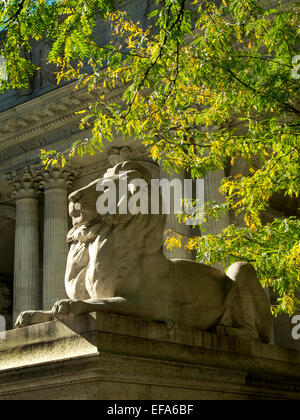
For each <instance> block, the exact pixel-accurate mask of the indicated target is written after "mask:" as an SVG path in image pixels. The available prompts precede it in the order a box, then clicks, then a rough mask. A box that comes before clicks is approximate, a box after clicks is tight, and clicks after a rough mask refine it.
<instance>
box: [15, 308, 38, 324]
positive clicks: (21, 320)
mask: <svg viewBox="0 0 300 420" xmlns="http://www.w3.org/2000/svg"><path fill="white" fill-rule="evenodd" d="M33 313H34V311H25V312H21V313H20V315H19V316H18V318H17V320H16V324H15V326H16V328H25V327H29V326H30V325H32V317H33Z"/></svg>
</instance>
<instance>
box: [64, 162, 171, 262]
mask: <svg viewBox="0 0 300 420" xmlns="http://www.w3.org/2000/svg"><path fill="white" fill-rule="evenodd" d="M124 178H126V191H124V190H122V188H123V189H124V185H125V183H124ZM151 179H152V177H151V173H150V171H149V170H148V169H147V168H146V167H145V166H143V165H142V164H141V163H138V162H134V161H128V162H122V163H119V164H117V165H116V166H114V167H113V168H109V169H108V170H107V171H106V173H105V174H104V176H103V178H100V179H97V180H95V181H94V182H92V183H91V184H89V185H88V186H86V187H84V188H81V189H80V190H78V191H75V192H73V193H72V194H71V195H70V196H69V201H70V204H69V213H70V216H71V217H72V220H73V226H74V229H75V230H76V229H81V230H82V229H85V230H86V231H87V233H88V235H89V234H90V232H91V231H92V232H94V234H95V227H96V226H97V228H96V229H98V227H99V229H100V226H101V225H102V224H106V225H110V226H111V227H112V228H113V230H114V233H115V234H116V233H118V234H119V235H120V243H124V240H127V241H130V243H131V245H134V248H135V249H136V250H137V252H142V253H144V254H150V253H153V252H156V251H157V250H159V249H161V248H162V246H163V231H164V227H165V216H164V215H162V214H151V188H150V183H151ZM136 180H143V181H144V184H146V185H147V186H149V188H148V189H145V191H140V193H141V194H140V197H142V196H143V195H145V194H146V195H147V199H146V202H147V207H148V208H147V211H145V208H144V209H143V214H141V213H137V214H133V213H132V212H130V211H126V212H124V200H126V201H127V203H126V204H127V206H126V207H127V208H128V204H130V200H131V198H133V196H134V194H136V189H135V181H136ZM122 181H123V183H122ZM113 197H115V201H114V202H113V206H114V209H112V208H110V206H111V203H109V199H111V200H112V198H113ZM144 198H145V197H144ZM99 201H101V202H102V204H103V203H106V202H107V206H106V208H107V212H106V213H105V212H102V213H101V212H99V211H97V203H99ZM112 201H113V200H112ZM138 204H139V203H138ZM98 210H99V208H98ZM128 210H130V205H129V209H128ZM104 213H105V214H104ZM74 229H73V232H74ZM133 242H134V244H133Z"/></svg>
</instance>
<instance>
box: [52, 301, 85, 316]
mask: <svg viewBox="0 0 300 420" xmlns="http://www.w3.org/2000/svg"><path fill="white" fill-rule="evenodd" d="M84 308H85V302H82V301H80V300H72V299H64V300H59V301H58V302H56V304H55V305H54V306H53V309H52V315H53V317H54V318H60V317H62V316H66V315H69V314H72V315H80V314H81V313H83V312H84Z"/></svg>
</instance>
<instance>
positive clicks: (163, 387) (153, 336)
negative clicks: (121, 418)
mask: <svg viewBox="0 0 300 420" xmlns="http://www.w3.org/2000/svg"><path fill="white" fill-rule="evenodd" d="M278 398H279V399H281V398H282V399H285V398H291V399H299V398H300V353H299V352H297V351H294V350H288V349H284V348H279V347H275V346H271V345H264V344H260V343H258V342H250V341H240V340H238V339H235V338H232V337H230V338H228V337H222V336H216V335H214V334H208V333H201V332H195V331H191V330H189V329H183V328H176V327H171V326H166V325H165V324H160V323H148V322H143V321H137V320H133V319H130V318H125V317H119V316H114V315H107V314H92V315H88V316H81V317H78V318H73V317H69V318H66V319H64V320H63V322H60V321H55V322H50V323H47V324H42V325H38V326H33V327H28V328H24V329H21V330H17V331H9V332H7V333H6V337H4V336H2V337H1V335H0V399H1V400H15V399H23V400H24V399H26V400H27V399H33V400H39V399H44V400H46V399H53V400H56V399H95V400H118V399H123V400H149V399H160V400H161V399H166V400H176V399H179V400H180V399H194V400H201V399H278Z"/></svg>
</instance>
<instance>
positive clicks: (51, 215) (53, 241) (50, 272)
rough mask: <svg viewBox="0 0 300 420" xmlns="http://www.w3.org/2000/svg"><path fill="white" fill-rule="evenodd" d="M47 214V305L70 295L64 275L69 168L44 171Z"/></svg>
mask: <svg viewBox="0 0 300 420" xmlns="http://www.w3.org/2000/svg"><path fill="white" fill-rule="evenodd" d="M43 178H44V180H43V182H42V184H43V187H44V194H45V215H44V267H43V273H44V280H43V309H46V310H48V309H51V308H52V306H53V305H54V303H55V302H57V301H58V300H60V299H63V298H64V297H66V291H65V285H64V276H65V268H66V262H67V257H68V251H69V248H68V245H67V242H66V236H67V233H68V220H69V219H68V200H67V198H68V187H69V186H70V185H71V180H72V174H71V173H70V171H69V170H67V169H59V168H53V169H51V170H49V171H47V172H44V173H43Z"/></svg>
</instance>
